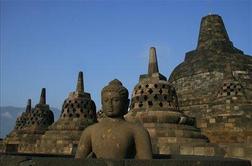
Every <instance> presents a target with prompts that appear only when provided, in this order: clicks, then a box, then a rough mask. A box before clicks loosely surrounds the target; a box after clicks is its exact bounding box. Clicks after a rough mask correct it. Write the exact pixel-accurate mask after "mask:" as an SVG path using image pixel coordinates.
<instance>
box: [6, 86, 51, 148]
mask: <svg viewBox="0 0 252 166" xmlns="http://www.w3.org/2000/svg"><path fill="white" fill-rule="evenodd" d="M53 122H54V116H53V112H52V111H51V110H50V108H49V105H47V104H46V90H45V88H43V89H42V92H41V97H40V102H39V104H37V105H36V106H35V108H34V109H32V108H31V101H30V100H28V105H27V108H26V111H25V112H24V113H22V115H21V116H20V117H18V118H17V121H16V125H15V129H14V130H13V131H12V132H11V133H10V134H9V135H7V137H6V138H5V139H4V141H3V143H4V146H5V147H4V149H5V150H4V151H5V152H14V153H16V152H18V153H34V152H35V146H34V145H35V143H36V141H37V140H38V139H39V138H40V137H41V136H42V135H43V134H44V133H45V131H46V130H47V128H48V126H50V125H51V124H52V123H53Z"/></svg>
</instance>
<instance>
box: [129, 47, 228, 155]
mask: <svg viewBox="0 0 252 166" xmlns="http://www.w3.org/2000/svg"><path fill="white" fill-rule="evenodd" d="M148 71H149V72H148V74H145V75H141V76H140V79H139V83H138V84H137V85H136V86H135V88H134V90H133V93H132V99H131V106H130V111H129V113H128V114H127V115H126V119H127V120H128V121H134V122H140V123H143V125H144V127H145V128H146V129H147V130H148V132H149V134H150V136H151V142H152V148H153V153H154V154H183V155H204V156H222V155H223V154H224V151H223V150H222V149H221V148H220V147H218V145H216V144H210V143H209V142H208V139H207V137H205V136H204V135H202V134H201V131H200V129H197V128H196V127H195V126H194V125H195V119H194V118H190V117H188V116H186V115H184V114H183V113H182V112H181V111H180V110H179V107H178V99H177V94H176V90H175V88H174V87H173V86H172V85H171V84H170V83H169V82H168V81H167V80H166V77H164V76H163V75H162V74H160V73H159V71H158V64H157V57H156V50H155V48H151V49H150V62H149V70H148Z"/></svg>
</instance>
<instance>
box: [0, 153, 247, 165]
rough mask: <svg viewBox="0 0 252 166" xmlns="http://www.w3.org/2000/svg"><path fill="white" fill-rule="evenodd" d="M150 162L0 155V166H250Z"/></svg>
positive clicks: (227, 161)
mask: <svg viewBox="0 0 252 166" xmlns="http://www.w3.org/2000/svg"><path fill="white" fill-rule="evenodd" d="M154 157H155V158H163V159H152V160H134V159H125V160H102V159H86V160H85V159H83V160H75V159H73V158H67V157H49V156H20V155H19V156H14V155H1V156H0V165H4V166H13V165H16V166H44V165H47V166H55V165H65V166H68V165H69V166H70V165H71V166H82V165H88V166H196V165H197V166H251V163H250V161H248V160H240V159H232V158H221V157H199V156H197V157H195V156H154Z"/></svg>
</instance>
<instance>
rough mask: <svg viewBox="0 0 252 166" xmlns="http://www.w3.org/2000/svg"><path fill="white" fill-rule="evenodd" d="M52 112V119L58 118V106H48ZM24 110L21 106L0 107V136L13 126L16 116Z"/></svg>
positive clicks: (3, 135)
mask: <svg viewBox="0 0 252 166" xmlns="http://www.w3.org/2000/svg"><path fill="white" fill-rule="evenodd" d="M50 108H51V110H52V111H53V114H54V121H56V120H58V118H59V116H60V112H61V111H60V110H59V109H58V108H54V107H50ZM24 111H25V108H22V107H13V106H7V107H0V138H4V137H5V136H6V135H7V134H8V133H10V131H11V130H13V128H14V126H15V122H16V119H17V117H18V116H20V115H21V114H22V112H24Z"/></svg>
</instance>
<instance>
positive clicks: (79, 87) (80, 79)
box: [76, 71, 84, 92]
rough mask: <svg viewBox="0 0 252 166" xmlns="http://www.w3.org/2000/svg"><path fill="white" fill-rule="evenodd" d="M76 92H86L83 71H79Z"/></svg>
mask: <svg viewBox="0 0 252 166" xmlns="http://www.w3.org/2000/svg"><path fill="white" fill-rule="evenodd" d="M76 92H84V84H83V72H82V71H80V72H79V76H78V81H77V86H76Z"/></svg>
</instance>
